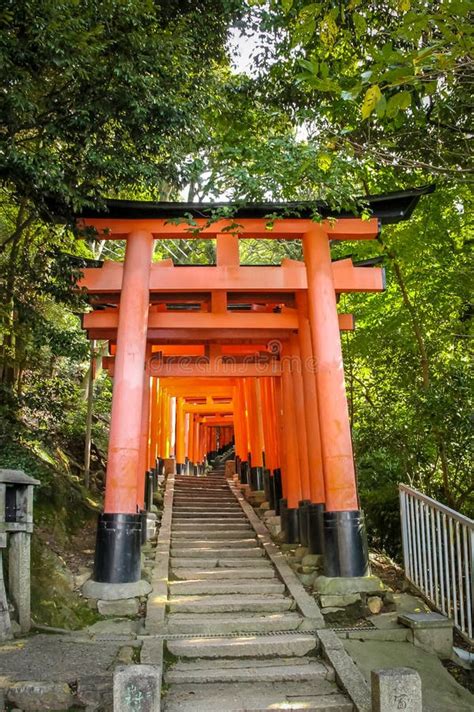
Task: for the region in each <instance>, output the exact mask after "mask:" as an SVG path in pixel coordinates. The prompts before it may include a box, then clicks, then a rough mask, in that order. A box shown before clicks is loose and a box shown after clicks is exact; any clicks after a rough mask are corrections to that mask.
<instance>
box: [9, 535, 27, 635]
mask: <svg viewBox="0 0 474 712" xmlns="http://www.w3.org/2000/svg"><path fill="white" fill-rule="evenodd" d="M8 537H9V542H8V589H9V593H10V597H11V599H12V601H13V603H14V604H15V608H16V610H17V613H18V623H19V624H20V629H21V632H22V633H28V631H29V630H30V628H31V580H30V579H31V575H30V560H31V535H30V534H29V533H28V532H11V533H10V534H9V535H8Z"/></svg>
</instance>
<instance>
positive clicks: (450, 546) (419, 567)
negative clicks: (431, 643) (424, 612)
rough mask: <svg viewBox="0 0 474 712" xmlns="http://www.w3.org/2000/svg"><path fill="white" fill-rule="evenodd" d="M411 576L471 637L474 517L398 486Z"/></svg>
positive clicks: (408, 569) (406, 560) (407, 575)
mask: <svg viewBox="0 0 474 712" xmlns="http://www.w3.org/2000/svg"><path fill="white" fill-rule="evenodd" d="M399 490H400V515H401V522H402V541H403V559H404V564H405V575H406V577H407V579H408V580H409V581H410V582H411V583H412V584H414V586H416V588H418V589H419V590H420V591H421V593H422V594H423V595H424V596H425V597H426V598H427V599H428V600H429V601H430V602H431V603H432V604H433V605H434V606H435V607H436V608H437V609H438V610H439V611H440V612H441V613H443V614H444V615H446V616H448V617H449V618H452V619H453V621H454V625H455V626H456V628H457V629H458V630H459V631H460V632H461V633H463V634H464V635H465V636H467V637H468V638H469V639H470V640H471V641H472V621H473V610H472V606H473V602H474V594H473V590H474V584H473V575H474V563H473V555H474V520H472V519H469V517H465V516H463V515H462V514H459V513H458V512H455V511H454V510H453V509H450V508H449V507H446V506H445V505H444V504H440V503H439V502H437V501H436V500H435V499H431V497H427V496H426V495H424V494H422V493H421V492H418V491H417V490H415V489H412V488H411V487H408V486H407V485H399Z"/></svg>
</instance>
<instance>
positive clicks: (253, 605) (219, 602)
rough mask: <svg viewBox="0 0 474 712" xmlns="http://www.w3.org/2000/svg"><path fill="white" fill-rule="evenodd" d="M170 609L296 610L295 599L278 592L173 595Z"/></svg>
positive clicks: (187, 610)
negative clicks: (250, 594)
mask: <svg viewBox="0 0 474 712" xmlns="http://www.w3.org/2000/svg"><path fill="white" fill-rule="evenodd" d="M167 605H168V608H169V610H170V611H179V612H180V613H208V614H209V613H212V614H214V613H232V612H239V611H240V612H247V611H249V612H251V613H274V612H277V611H289V610H294V608H295V603H294V601H293V599H291V598H287V597H285V596H281V595H277V594H261V595H254V596H242V595H241V594H229V595H228V596H224V595H222V596H193V597H190V596H172V597H171V598H170V599H169V600H168V603H167Z"/></svg>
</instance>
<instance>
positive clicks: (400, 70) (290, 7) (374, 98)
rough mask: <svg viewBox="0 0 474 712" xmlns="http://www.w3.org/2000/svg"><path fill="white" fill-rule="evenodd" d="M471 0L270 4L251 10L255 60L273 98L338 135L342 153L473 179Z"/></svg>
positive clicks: (322, 131)
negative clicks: (257, 46)
mask: <svg viewBox="0 0 474 712" xmlns="http://www.w3.org/2000/svg"><path fill="white" fill-rule="evenodd" d="M471 7H472V6H471V3H469V2H468V0H459V1H456V2H454V1H451V0H449V1H448V0H437V1H436V2H428V1H427V0H401V1H398V0H377V1H376V2H371V3H363V2H359V1H358V0H352V1H351V2H348V3H340V2H334V0H325V1H324V2H318V3H308V2H307V1H306V0H296V1H295V2H291V3H288V2H287V3H284V4H281V3H276V2H273V3H270V5H269V6H266V7H264V8H260V9H259V11H254V12H255V16H256V18H257V19H256V21H255V24H256V27H258V28H260V31H261V32H262V47H261V50H260V53H259V55H258V57H259V61H258V64H259V65H260V68H261V71H262V74H264V75H265V76H266V80H267V81H269V82H271V86H272V94H273V96H275V93H276V94H277V96H278V100H279V101H283V102H284V103H285V105H286V106H287V107H288V108H289V110H290V111H292V112H294V113H295V114H296V115H297V116H298V119H299V121H301V122H305V123H306V124H310V125H311V124H312V125H313V126H314V131H315V133H316V134H317V136H318V139H319V142H322V141H323V140H324V138H326V139H327V140H329V141H334V140H336V143H337V145H338V149H340V151H341V153H342V154H344V153H345V154H347V152H350V153H352V154H353V155H357V156H362V155H363V156H364V158H365V159H369V158H370V159H372V160H373V161H374V162H376V164H377V165H378V166H380V165H390V166H392V167H393V168H395V167H398V170H400V168H403V169H404V170H407V169H408V170H409V169H412V168H420V169H422V170H423V171H427V172H429V173H431V174H432V175H435V176H436V177H439V176H449V177H452V178H454V177H455V178H456V179H459V178H463V179H465V180H467V179H470V178H471V177H472V161H471V152H470V150H469V139H470V111H469V106H470V104H471V84H472V72H473V61H472V50H473V29H472V22H470V11H471ZM270 37H271V40H270ZM268 45H270V48H269V47H268ZM275 88H276V92H275Z"/></svg>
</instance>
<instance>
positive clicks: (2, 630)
mask: <svg viewBox="0 0 474 712" xmlns="http://www.w3.org/2000/svg"><path fill="white" fill-rule="evenodd" d="M39 484H40V482H39V481H38V480H35V479H34V478H33V477H29V475H26V474H25V473H24V472H23V471H22V470H0V554H2V553H3V550H5V551H6V550H8V586H7V589H8V594H9V598H10V600H11V602H12V603H13V604H14V606H15V609H16V612H17V618H18V624H19V626H20V630H21V632H22V633H27V632H28V631H29V629H30V627H31V606H30V598H31V583H30V561H31V534H32V532H33V488H34V487H35V485H39ZM11 635H12V631H11V621H10V614H9V610H8V603H7V597H6V590H5V582H4V578H3V561H2V560H1V559H0V640H1V639H2V638H3V639H8V638H10V637H11Z"/></svg>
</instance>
